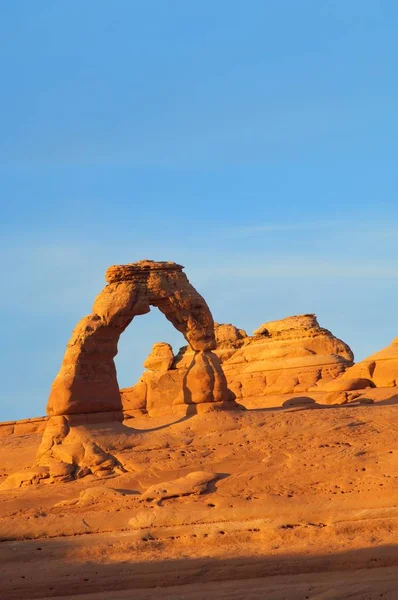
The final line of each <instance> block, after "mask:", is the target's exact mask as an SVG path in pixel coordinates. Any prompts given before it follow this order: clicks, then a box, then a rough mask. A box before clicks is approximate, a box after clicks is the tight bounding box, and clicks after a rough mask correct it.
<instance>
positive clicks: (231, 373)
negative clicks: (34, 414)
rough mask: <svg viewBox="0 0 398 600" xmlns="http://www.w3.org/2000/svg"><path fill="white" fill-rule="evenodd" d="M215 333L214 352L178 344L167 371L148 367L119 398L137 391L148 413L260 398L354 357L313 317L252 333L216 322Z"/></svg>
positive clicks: (340, 367) (341, 367)
mask: <svg viewBox="0 0 398 600" xmlns="http://www.w3.org/2000/svg"><path fill="white" fill-rule="evenodd" d="M215 333H216V340H217V348H216V350H215V351H214V352H212V353H203V355H201V353H195V352H193V350H192V349H191V348H189V347H184V348H181V350H180V352H179V353H178V354H177V356H176V357H175V359H174V362H173V364H172V366H171V367H170V368H169V369H168V370H167V371H166V372H164V373H161V374H160V373H154V372H153V371H146V372H145V373H144V374H143V376H142V377H141V379H140V381H139V382H138V384H137V385H135V386H133V387H132V388H126V389H124V390H122V395H123V400H124V399H127V398H128V397H133V398H134V397H137V396H138V395H140V400H139V402H140V406H142V404H143V401H144V400H143V398H144V396H145V398H146V400H145V405H146V408H147V410H148V412H149V414H152V415H158V414H166V413H170V412H171V411H173V407H175V406H176V405H179V404H182V403H185V404H201V403H203V402H204V403H206V402H209V401H211V402H218V401H221V402H222V401H223V400H222V398H225V396H227V398H228V399H229V400H233V399H234V398H235V397H236V398H237V399H239V398H259V399H261V397H263V396H265V395H267V394H286V393H296V392H304V391H307V390H308V389H310V388H312V387H313V386H314V384H315V383H316V382H318V381H320V382H325V381H330V380H333V379H334V378H336V377H337V376H338V375H340V374H341V373H344V371H345V370H346V369H347V368H348V367H350V366H351V365H352V361H353V354H352V352H351V350H350V348H349V347H348V346H347V344H345V343H344V342H342V341H341V340H339V339H337V338H336V337H334V336H333V334H332V333H331V332H330V331H328V330H327V329H324V328H322V327H320V326H319V324H318V322H317V320H316V317H315V315H299V316H295V317H287V318H286V319H282V320H280V321H272V322H269V323H264V325H262V326H261V327H260V328H259V329H257V330H256V331H255V332H254V334H255V335H253V336H248V335H246V333H245V332H244V331H243V330H242V329H238V328H237V327H235V326H234V325H230V324H221V325H220V324H218V323H216V324H215ZM205 355H207V358H206V359H205ZM217 357H218V358H219V361H220V363H221V366H222V371H223V372H224V373H225V376H226V380H227V386H228V388H229V389H226V388H225V384H224V377H223V376H222V371H221V368H220V367H219V365H218V362H216V358H217ZM149 360H150V357H149ZM206 360H207V361H208V362H206ZM209 362H210V365H212V366H211V368H210V370H209ZM146 364H147V363H145V365H146ZM217 373H218V374H219V377H217ZM214 376H215V379H214V386H215V387H214V389H213V395H211V394H210V390H211V388H212V381H213V378H214ZM209 398H212V400H209ZM231 406H232V405H231ZM124 407H125V408H127V407H129V404H128V403H127V404H126V406H124ZM130 407H131V404H130Z"/></svg>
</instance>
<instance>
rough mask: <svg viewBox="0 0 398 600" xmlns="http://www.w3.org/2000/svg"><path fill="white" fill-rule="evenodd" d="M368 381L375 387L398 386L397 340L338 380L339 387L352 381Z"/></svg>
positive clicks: (349, 370)
mask: <svg viewBox="0 0 398 600" xmlns="http://www.w3.org/2000/svg"><path fill="white" fill-rule="evenodd" d="M358 378H363V379H366V380H368V381H369V380H370V381H371V383H372V384H373V385H374V386H376V387H396V386H397V385H398V338H395V339H394V340H393V341H392V343H391V344H390V345H389V346H387V347H386V348H383V349H382V350H380V351H379V352H375V353H374V354H372V355H371V356H368V357H367V358H365V359H364V360H362V361H361V362H359V363H357V364H356V365H354V366H353V367H351V368H350V369H348V371H346V373H345V374H344V375H343V376H342V377H341V378H340V379H339V381H340V382H341V385H347V383H348V382H349V381H350V380H352V379H358ZM345 389H349V388H347V387H346V388H345Z"/></svg>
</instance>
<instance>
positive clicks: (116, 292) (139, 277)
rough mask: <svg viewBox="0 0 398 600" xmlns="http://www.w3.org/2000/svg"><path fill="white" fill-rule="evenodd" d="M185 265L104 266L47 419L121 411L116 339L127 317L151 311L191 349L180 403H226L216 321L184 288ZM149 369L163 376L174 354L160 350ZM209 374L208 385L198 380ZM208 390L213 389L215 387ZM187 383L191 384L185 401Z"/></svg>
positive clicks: (199, 299) (66, 358)
mask: <svg viewBox="0 0 398 600" xmlns="http://www.w3.org/2000/svg"><path fill="white" fill-rule="evenodd" d="M182 269H183V267H182V266H181V265H177V264H176V263H173V262H153V261H149V260H143V261H140V262H137V263H132V264H128V265H119V266H113V267H110V268H109V269H108V270H107V272H106V280H107V282H108V285H106V287H105V288H104V289H103V291H102V292H101V293H100V294H99V296H97V298H96V300H95V302H94V306H93V310H92V314H91V315H89V316H87V317H84V318H83V319H82V320H81V321H80V322H79V323H78V324H77V326H76V328H75V330H74V331H73V333H72V337H71V339H70V341H69V344H68V346H67V349H66V353H65V356H64V360H63V363H62V366H61V369H60V371H59V373H58V375H57V377H56V378H55V380H54V383H53V386H52V390H51V394H50V398H49V401H48V405H47V413H48V414H49V415H70V414H76V413H91V412H103V411H118V410H121V399H120V392H119V386H118V383H117V378H116V369H115V364H114V361H113V359H114V357H115V355H116V354H117V343H118V340H119V337H120V335H121V333H122V332H123V331H124V330H125V328H126V327H127V326H128V325H129V324H130V323H131V321H132V320H133V318H134V317H135V316H138V315H143V314H145V313H148V312H149V311H150V307H151V306H156V307H157V308H159V310H160V311H161V312H162V313H163V314H164V315H165V316H166V318H167V319H168V320H169V321H171V323H172V324H173V325H174V327H175V328H176V329H178V331H180V332H181V333H182V334H183V335H184V337H185V338H186V340H187V341H188V343H189V345H190V348H191V350H192V358H191V363H192V365H191V369H190V371H191V372H190V374H189V376H187V380H186V381H185V382H184V385H185V386H186V387H187V390H188V391H187V393H186V394H185V395H184V401H186V402H187V403H191V401H192V403H200V402H210V401H217V402H223V401H225V400H226V396H227V387H226V383H225V378H224V376H223V373H222V370H221V368H220V365H219V361H218V358H217V356H216V355H215V354H213V353H211V350H213V349H214V348H215V346H216V340H215V336H214V322H213V317H212V315H211V312H210V310H209V307H208V306H207V304H206V302H205V300H204V299H203V298H202V296H200V294H198V292H197V291H196V290H195V288H194V287H193V286H192V285H191V284H190V283H189V281H188V279H187V277H186V275H185V274H184V273H183V272H182ZM156 352H157V355H156V356H155V355H153V356H152V357H151V360H152V363H148V366H149V367H153V368H156V369H160V371H161V372H162V371H167V369H168V366H169V363H170V360H171V358H172V355H171V354H170V352H171V349H168V348H167V347H166V346H165V345H162V346H161V347H160V346H158V348H157V350H156ZM199 372H200V373H207V378H208V384H209V386H211V392H210V390H209V389H206V384H204V385H202V384H201V385H200V386H199V385H198V383H197V377H198V374H199ZM213 384H214V385H213ZM190 385H192V386H193V389H192V392H191V398H189V390H190V387H189V386H190Z"/></svg>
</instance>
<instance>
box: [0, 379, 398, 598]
mask: <svg viewBox="0 0 398 600" xmlns="http://www.w3.org/2000/svg"><path fill="white" fill-rule="evenodd" d="M366 396H367V397H369V396H372V398H373V399H374V400H375V403H374V404H369V405H366V404H355V405H339V406H321V404H319V403H318V404H314V405H309V406H308V407H300V406H299V407H297V408H293V409H292V408H290V409H286V408H283V407H282V406H281V404H282V401H283V400H284V399H283V398H268V399H267V406H262V407H261V406H254V405H253V404H252V405H251V406H250V405H249V404H248V406H247V410H231V411H215V412H210V413H206V414H202V415H195V416H192V417H183V418H180V419H175V418H174V419H173V418H171V417H168V418H165V417H164V418H150V417H148V416H143V417H141V418H136V419H129V420H127V421H125V422H124V423H123V424H122V423H106V424H101V425H91V426H90V427H89V430H90V435H91V436H92V438H93V439H94V440H96V441H97V442H98V443H101V445H102V447H105V448H106V449H107V450H108V451H110V452H112V453H113V455H114V456H116V457H117V458H118V460H119V461H120V463H121V464H122V465H123V466H124V467H125V469H126V472H125V473H123V474H121V475H119V476H116V477H110V478H103V479H98V478H97V477H95V476H93V475H90V476H87V477H84V478H83V479H81V480H77V481H73V482H69V483H57V484H45V483H40V484H39V485H30V486H27V487H21V488H19V489H9V490H7V489H3V490H2V491H1V492H0V537H1V544H0V589H1V594H0V597H1V598H2V599H4V600H6V599H7V600H17V599H18V600H22V599H25V598H26V599H28V598H29V599H34V598H53V597H56V598H71V599H72V598H73V599H74V600H77V599H79V600H83V599H87V600H88V599H90V600H91V599H94V598H95V599H98V600H100V599H103V600H105V599H106V600H117V599H119V598H120V599H125V598H135V599H140V600H141V599H142V600H143V599H149V598H159V597H162V598H170V599H176V600H177V599H182V598H185V599H187V600H193V599H195V600H196V599H199V598H217V599H218V598H219V599H224V598H245V599H254V598H268V599H272V600H282V599H286V600H288V599H289V600H290V599H302V600H304V599H311V600H315V599H317V600H321V599H322V600H330V599H343V598H355V599H358V600H360V599H361V600H365V599H369V600H370V599H372V600H373V599H376V598H384V599H386V598H388V599H391V600H392V599H396V598H397V597H398V592H397V590H398V568H397V567H398V544H397V540H398V487H397V479H398V468H397V467H398V460H397V453H398V444H397V438H398V426H397V416H398V405H397V402H398V396H397V395H396V394H395V393H394V390H393V389H389V390H381V389H377V390H376V389H374V390H368V391H367V394H366ZM40 439H41V434H38V433H35V434H25V435H15V434H14V435H9V436H6V437H3V438H0V464H1V478H0V481H3V482H4V481H5V480H6V478H7V475H10V474H12V473H13V472H15V471H17V470H18V471H20V470H21V469H23V468H26V469H28V468H29V467H30V466H31V465H32V464H33V462H34V457H35V453H36V450H37V447H38V445H39V443H40ZM197 472H199V473H203V472H205V473H206V474H207V478H208V479H210V481H209V482H208V483H207V484H204V485H203V486H199V487H196V488H195V485H192V484H191V483H189V481H190V480H189V478H188V479H187V478H186V476H187V475H188V474H190V473H197ZM181 478H183V479H182V480H181ZM176 479H178V480H179V483H177V492H176V494H177V495H173V494H174V492H175V489H176V488H175V484H174V488H173V483H172V482H173V481H175V480H176ZM187 481H188V484H187ZM184 482H185V483H184ZM158 484H162V485H161V486H160V487H159V488H158V489H157V492H158V495H156V494H152V497H151V493H148V492H147V490H148V488H150V487H151V486H157V485H158ZM184 486H185V487H184ZM190 486H191V487H190ZM3 487H4V484H3ZM173 490H174V491H173ZM178 490H179V491H178ZM155 491H156V490H155ZM190 492H191V493H190ZM169 495H170V496H172V497H169ZM152 498H153V499H152Z"/></svg>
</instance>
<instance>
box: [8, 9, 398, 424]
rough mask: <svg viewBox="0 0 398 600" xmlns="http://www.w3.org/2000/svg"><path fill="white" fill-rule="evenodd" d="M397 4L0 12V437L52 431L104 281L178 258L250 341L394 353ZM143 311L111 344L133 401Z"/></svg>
mask: <svg viewBox="0 0 398 600" xmlns="http://www.w3.org/2000/svg"><path fill="white" fill-rule="evenodd" d="M397 28H398V4H397V3H396V2H394V1H393V0H391V1H388V0H347V1H345V2H343V1H338V0H335V1H332V0H301V1H300V2H297V1H296V0H278V1H277V0H269V1H265V0H261V1H257V0H248V1H246V2H243V0H239V1H237V0H228V1H224V0H217V2H214V0H212V1H208V0H201V1H200V2H199V1H198V0H192V1H186V2H185V1H183V0H142V1H141V0H140V1H138V0H137V1H136V0H115V1H114V2H109V0H107V1H103V0H85V1H84V2H78V1H76V0H69V1H68V2H66V1H65V0H62V1H60V0H52V1H51V2H31V0H18V2H12V1H11V0H9V1H8V2H7V1H6V2H3V3H1V6H0V35H1V40H2V49H1V55H0V72H1V74H2V92H1V95H0V126H1V136H0V181H1V194H0V202H1V224H0V250H1V256H2V257H3V260H2V270H3V273H2V280H3V293H2V294H1V300H0V319H1V330H2V332H3V353H2V360H1V373H0V376H1V381H2V390H1V397H0V420H10V419H14V418H24V417H29V416H37V415H40V414H44V410H45V405H46V401H47V396H48V392H49V389H50V386H51V382H52V379H53V378H54V376H55V374H56V372H57V370H58V368H59V365H60V362H61V360H62V355H63V352H64V348H65V345H66V343H67V340H68V338H69V336H70V333H71V330H72V329H73V327H74V325H75V324H76V322H77V321H78V320H79V319H80V318H81V317H82V316H84V315H85V314H88V313H90V311H91V305H92V303H93V300H94V297H95V295H96V294H97V293H99V291H100V290H101V288H102V286H103V285H104V277H103V275H104V271H105V269H106V268H107V267H108V266H109V265H111V264H115V263H125V262H133V261H135V260H139V259H141V258H152V259H155V260H175V261H177V262H180V263H181V264H183V265H185V266H186V272H187V274H188V277H189V278H190V280H191V281H192V283H193V284H194V285H195V286H196V287H197V288H198V289H199V291H200V292H201V293H202V294H203V295H204V296H205V298H206V299H207V301H208V303H209V305H210V307H211V309H212V311H213V314H214V317H215V319H216V320H217V321H220V322H232V323H234V324H236V325H238V326H239V327H242V328H244V329H246V330H247V331H248V332H251V331H252V330H253V329H255V328H256V327H258V326H259V325H260V324H261V323H262V322H265V321H268V320H272V319H277V318H282V317H284V316H288V315H292V314H299V313H302V312H315V313H316V314H317V315H318V318H319V321H320V323H321V324H322V325H323V326H325V327H327V328H329V329H331V330H332V331H333V332H334V333H335V334H336V335H338V336H339V337H341V338H343V339H344V340H345V341H346V342H348V343H349V344H350V345H351V347H352V348H353V350H354V352H355V355H356V357H357V359H361V358H363V357H365V356H366V355H368V354H370V353H372V352H373V351H376V350H377V349H379V348H381V347H383V346H385V345H387V344H389V343H390V342H391V340H392V339H393V338H394V337H397V336H398V316H397V306H398V285H397V283H398V264H397V251H398V241H397V238H398V236H397V224H398V209H397V187H398V185H397V184H398V170H397V150H398V116H397V115H398V113H397V106H398V79H397V76H396V69H397V67H396V61H397V52H398V42H397V39H398V37H397ZM156 341H169V342H170V343H172V344H173V347H174V348H175V350H177V349H178V347H179V346H180V345H182V343H183V340H182V337H181V335H180V334H179V333H177V332H175V331H174V330H173V328H172V326H171V325H170V323H168V322H167V321H165V319H164V318H163V317H162V316H161V315H160V314H158V313H157V312H156V310H153V311H152V312H151V313H150V314H149V315H146V316H144V317H140V318H137V319H135V320H134V322H133V323H132V324H131V326H130V327H129V328H128V330H127V331H126V332H125V333H124V334H123V336H122V339H121V342H120V349H119V355H118V357H117V368H118V374H119V381H120V384H121V385H122V386H127V385H132V384H133V383H135V381H136V380H137V378H138V376H139V374H140V373H141V371H142V366H141V365H142V362H143V360H144V358H145V356H146V355H147V353H148V352H149V350H150V348H151V346H152V344H153V343H154V342H156Z"/></svg>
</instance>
